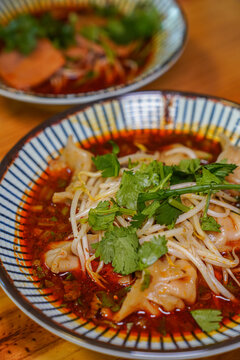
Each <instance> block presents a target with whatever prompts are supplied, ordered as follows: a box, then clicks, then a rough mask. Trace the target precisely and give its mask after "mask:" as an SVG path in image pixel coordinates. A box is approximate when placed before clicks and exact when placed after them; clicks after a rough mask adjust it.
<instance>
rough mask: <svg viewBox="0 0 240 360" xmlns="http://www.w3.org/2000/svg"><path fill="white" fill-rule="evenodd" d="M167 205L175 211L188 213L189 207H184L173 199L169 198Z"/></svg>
mask: <svg viewBox="0 0 240 360" xmlns="http://www.w3.org/2000/svg"><path fill="white" fill-rule="evenodd" d="M168 203H169V204H170V205H171V206H173V207H175V208H176V209H178V210H181V211H183V212H188V211H189V210H190V207H189V206H186V205H184V204H182V203H181V202H180V201H177V200H176V199H173V198H170V199H169V200H168Z"/></svg>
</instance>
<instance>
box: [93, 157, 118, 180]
mask: <svg viewBox="0 0 240 360" xmlns="http://www.w3.org/2000/svg"><path fill="white" fill-rule="evenodd" d="M92 161H93V163H94V165H95V166H96V168H97V169H98V170H102V177H112V176H118V174H119V171H120V164H119V161H118V159H117V156H116V154H106V155H97V156H96V157H92Z"/></svg>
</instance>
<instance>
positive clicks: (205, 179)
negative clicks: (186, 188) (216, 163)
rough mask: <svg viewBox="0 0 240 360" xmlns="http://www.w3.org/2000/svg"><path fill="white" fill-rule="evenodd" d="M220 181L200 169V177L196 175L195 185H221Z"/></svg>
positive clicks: (203, 169)
mask: <svg viewBox="0 0 240 360" xmlns="http://www.w3.org/2000/svg"><path fill="white" fill-rule="evenodd" d="M221 182H222V181H221V180H220V179H219V178H218V177H217V176H216V175H214V174H212V173H211V172H210V171H209V170H207V169H206V168H205V167H203V168H202V175H197V185H208V184H221Z"/></svg>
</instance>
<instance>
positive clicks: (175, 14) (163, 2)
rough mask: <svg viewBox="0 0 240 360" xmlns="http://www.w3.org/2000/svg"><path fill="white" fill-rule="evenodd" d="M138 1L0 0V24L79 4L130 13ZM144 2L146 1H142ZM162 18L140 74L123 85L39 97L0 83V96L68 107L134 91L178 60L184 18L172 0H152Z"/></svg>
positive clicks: (184, 36) (184, 23)
mask: <svg viewBox="0 0 240 360" xmlns="http://www.w3.org/2000/svg"><path fill="white" fill-rule="evenodd" d="M141 1H142V0H121V1H119V0H49V1H46V0H30V1H29V0H14V1H9V0H0V23H6V22H7V21H9V20H11V19H12V18H14V16H16V15H17V14H19V13H23V12H24V13H26V12H27V13H28V12H36V11H39V10H41V11H42V10H48V9H51V7H54V6H58V7H59V6H60V7H64V6H65V7H66V6H68V7H71V6H75V7H76V6H78V5H81V4H84V5H86V4H88V3H89V4H93V3H95V4H98V5H104V4H106V3H107V4H109V3H114V4H116V6H118V7H119V8H120V10H121V11H122V12H124V13H128V12H130V11H132V9H133V8H134V6H136V5H137V4H138V3H139V2H141ZM146 1H147V0H146ZM152 3H153V4H154V6H155V7H156V9H157V10H158V11H159V13H160V14H161V17H162V18H163V22H162V29H161V30H159V32H158V33H156V34H155V36H154V47H155V51H154V56H153V59H152V60H151V62H149V64H148V65H147V66H146V68H145V69H144V71H143V72H142V73H141V74H140V75H139V76H137V77H136V78H134V79H133V80H132V81H130V82H129V83H127V84H123V85H118V86H113V87H109V88H107V89H103V90H99V91H91V92H87V93H79V94H68V95H39V94H35V93H33V92H30V91H19V90H16V89H14V88H11V87H9V86H7V85H5V84H4V83H3V82H2V81H0V95H2V96H5V97H8V98H11V99H15V100H20V101H26V102H30V103H37V104H44V105H70V104H83V103H88V102H90V101H98V100H101V99H105V98H108V97H112V96H116V95H122V94H124V93H126V92H129V91H133V90H136V89H138V88H140V87H142V86H144V85H146V84H148V83H150V82H151V81H153V80H154V79H156V78H158V77H159V76H161V75H162V74H163V73H165V72H166V71H167V70H168V69H169V68H170V67H171V66H172V65H173V64H174V63H175V62H176V61H177V59H178V58H179V57H180V55H181V53H182V51H183V48H184V44H185V41H186V35H187V25H186V19H185V16H184V14H183V12H182V10H181V8H180V7H179V5H178V3H177V2H176V1H175V0H152Z"/></svg>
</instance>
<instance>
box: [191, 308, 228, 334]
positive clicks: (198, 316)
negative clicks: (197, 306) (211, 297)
mask: <svg viewBox="0 0 240 360" xmlns="http://www.w3.org/2000/svg"><path fill="white" fill-rule="evenodd" d="M191 315H192V317H193V318H194V320H195V321H196V322H197V324H198V325H199V326H200V328H201V329H202V330H203V331H207V332H210V331H213V330H218V329H219V328H220V324H219V323H220V322H221V321H222V315H221V311H220V310H214V309H201V310H192V311H191Z"/></svg>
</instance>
